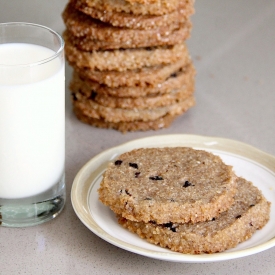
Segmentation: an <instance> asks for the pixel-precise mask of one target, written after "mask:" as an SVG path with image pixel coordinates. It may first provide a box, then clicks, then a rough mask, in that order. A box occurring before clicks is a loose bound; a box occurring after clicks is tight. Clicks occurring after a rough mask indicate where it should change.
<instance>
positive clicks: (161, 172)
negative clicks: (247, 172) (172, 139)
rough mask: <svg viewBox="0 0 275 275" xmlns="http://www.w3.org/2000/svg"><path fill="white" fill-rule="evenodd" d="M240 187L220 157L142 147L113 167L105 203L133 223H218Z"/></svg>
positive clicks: (103, 190) (103, 189) (105, 183)
mask: <svg viewBox="0 0 275 275" xmlns="http://www.w3.org/2000/svg"><path fill="white" fill-rule="evenodd" d="M236 188H237V182H236V176H235V174H234V172H233V170H232V167H231V166H228V165H226V164H225V163H224V162H223V161H222V160H221V158H220V157H219V156H216V155H214V154H212V153H209V152H206V151H204V150H195V149H192V148H189V147H164V148H140V149H134V150H132V151H129V152H126V153H123V154H121V155H120V156H118V157H116V159H115V160H113V161H111V162H110V163H109V164H108V167H107V169H106V171H105V173H104V174H103V179H102V181H101V183H100V188H99V190H98V193H99V200H100V201H101V202H102V203H103V204H105V205H106V206H108V207H110V209H112V211H114V212H115V213H116V214H119V215H121V216H122V217H124V218H126V219H129V220H132V221H144V222H150V221H151V222H153V223H157V224H163V223H170V222H173V223H185V222H190V221H191V222H199V221H206V220H212V219H213V218H214V217H217V216H218V215H219V214H220V213H222V212H223V211H226V210H228V209H229V208H230V207H231V205H232V203H233V202H234V198H233V197H234V195H235V193H236Z"/></svg>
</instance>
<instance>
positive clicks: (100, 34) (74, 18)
mask: <svg viewBox="0 0 275 275" xmlns="http://www.w3.org/2000/svg"><path fill="white" fill-rule="evenodd" d="M62 16H63V20H64V23H65V25H66V27H67V30H68V31H69V32H70V33H71V35H72V36H73V39H71V41H74V43H76V45H78V47H81V49H83V44H88V46H89V45H90V44H91V43H93V44H95V45H94V46H93V48H90V47H91V45H90V47H89V48H90V49H94V50H95V49H96V46H100V47H97V49H114V48H125V47H127V48H135V47H150V46H159V45H171V44H175V43H174V40H175V38H174V35H175V34H176V35H177V36H178V37H177V39H178V43H180V42H183V41H184V40H186V39H187V38H188V37H189V35H190V30H191V22H190V20H188V21H186V22H184V23H179V22H177V23H175V24H173V25H169V26H164V27H158V28H155V29H150V30H137V29H129V28H118V27H113V26H111V25H110V24H106V23H103V22H101V21H99V20H95V19H93V18H92V17H90V16H88V15H86V14H84V13H82V12H79V11H77V10H76V9H74V8H73V7H72V6H71V5H70V4H68V5H67V7H66V8H65V10H64V12H63V14H62ZM65 35H66V34H65ZM170 37H171V38H172V39H171V40H170ZM77 38H79V39H77ZM97 41H98V42H99V43H98V45H96V44H97V43H96V42H97ZM89 42H90V43H89ZM101 44H102V45H101ZM104 45H105V47H104ZM142 45H144V46H142ZM86 48H87V47H86ZM86 50H87V49H86Z"/></svg>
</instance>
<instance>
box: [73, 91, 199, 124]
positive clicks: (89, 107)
mask: <svg viewBox="0 0 275 275" xmlns="http://www.w3.org/2000/svg"><path fill="white" fill-rule="evenodd" d="M72 102H73V105H74V106H76V107H77V108H78V109H80V110H81V111H82V113H83V114H85V115H86V116H88V117H92V118H96V119H104V120H105V121H109V122H115V123H117V122H121V121H125V122H131V121H137V120H140V121H150V120H156V119H159V118H161V117H163V116H165V115H168V114H169V115H171V116H178V115H181V114H183V113H185V112H186V111H187V110H188V109H190V108H191V107H193V106H194V105H195V99H194V97H193V96H189V97H188V98H186V99H184V100H181V101H179V102H177V103H174V104H171V105H168V106H163V107H155V108H148V109H123V108H110V107H105V106H102V105H100V104H98V103H97V102H95V101H94V100H93V99H87V98H86V97H85V96H82V95H81V94H77V97H76V96H75V95H74V96H73V100H72Z"/></svg>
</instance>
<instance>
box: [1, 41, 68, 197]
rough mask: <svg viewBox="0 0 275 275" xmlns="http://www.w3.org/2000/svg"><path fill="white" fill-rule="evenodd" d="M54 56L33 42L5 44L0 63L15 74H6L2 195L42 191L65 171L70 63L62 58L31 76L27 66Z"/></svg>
mask: <svg viewBox="0 0 275 275" xmlns="http://www.w3.org/2000/svg"><path fill="white" fill-rule="evenodd" d="M54 54H55V52H54V51H52V50H50V49H48V48H45V47H42V46H38V45H33V44H25V43H7V44H1V45H0V67H1V65H5V66H6V65H8V66H11V68H12V70H13V72H15V75H11V74H10V73H9V70H4V71H3V72H2V71H1V72H0V198H7V199H9V198H14V199H15V198H24V197H30V196H33V195H36V194H39V193H41V192H44V191H46V190H48V189H49V188H51V187H52V186H53V185H54V184H56V183H57V182H58V181H59V180H60V178H61V176H62V174H63V171H64V150H65V144H64V143H65V141H64V140H65V139H64V135H65V129H64V128H65V125H64V85H65V84H64V71H63V69H64V68H63V66H64V64H62V63H61V61H60V60H59V59H58V58H55V59H54V60H51V61H50V62H45V64H46V63H48V64H47V66H44V65H45V64H43V66H44V68H43V70H41V71H40V70H32V74H33V75H32V76H31V79H30V76H26V75H25V71H26V70H25V69H24V64H30V63H35V62H39V61H41V60H44V59H47V58H49V57H51V56H53V55H54ZM45 61H46V60H45ZM18 64H20V65H22V66H15V65H18ZM37 66H38V67H39V65H37ZM6 67H7V66H6ZM45 69H46V70H45ZM15 76H16V77H15Z"/></svg>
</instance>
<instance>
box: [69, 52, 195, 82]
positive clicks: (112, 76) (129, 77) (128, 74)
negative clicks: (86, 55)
mask: <svg viewBox="0 0 275 275" xmlns="http://www.w3.org/2000/svg"><path fill="white" fill-rule="evenodd" d="M187 64H190V58H189V57H187V56H185V57H183V58H182V59H179V60H178V61H177V62H175V63H172V64H169V65H158V66H153V67H143V68H141V69H136V70H127V71H125V72H118V71H95V70H90V69H87V68H81V69H80V68H78V67H77V66H75V65H74V64H72V66H73V67H74V69H75V71H76V72H77V73H79V74H80V75H82V76H83V77H84V78H88V79H91V80H93V81H96V82H98V83H100V84H104V85H106V86H109V87H119V86H131V87H134V86H141V87H148V86H156V85H158V84H159V83H163V82H164V81H166V80H167V78H169V77H171V75H173V74H174V73H176V72H178V71H179V70H180V69H182V68H184V67H185V66H186V65H187Z"/></svg>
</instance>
